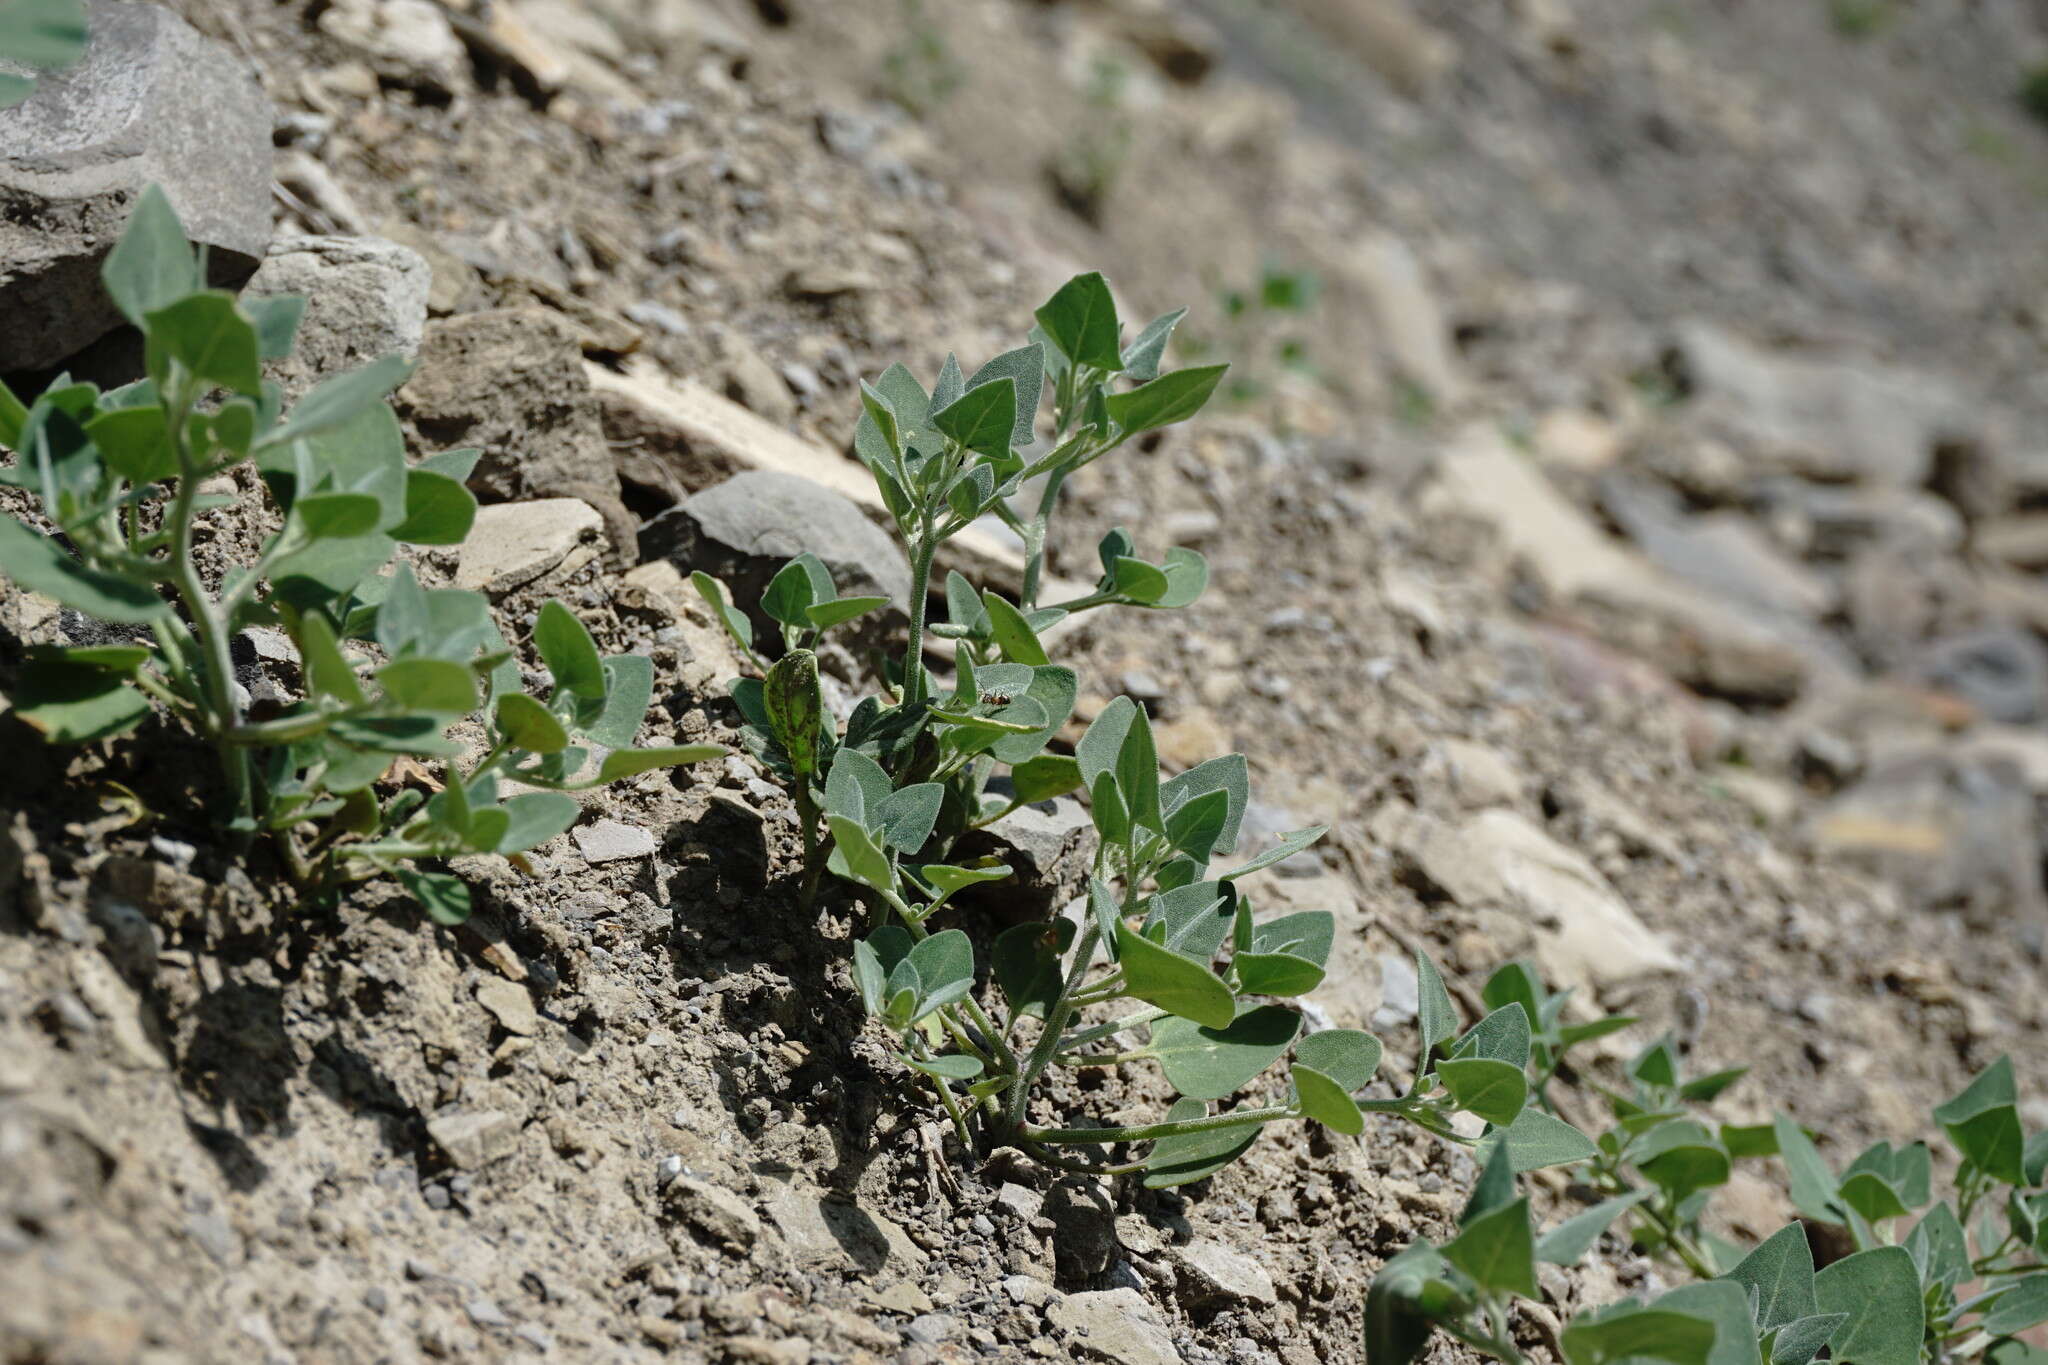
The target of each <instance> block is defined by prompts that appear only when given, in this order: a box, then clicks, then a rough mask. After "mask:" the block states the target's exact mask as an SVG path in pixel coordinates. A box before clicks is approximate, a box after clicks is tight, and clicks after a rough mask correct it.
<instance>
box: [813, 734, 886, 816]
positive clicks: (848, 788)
mask: <svg viewBox="0 0 2048 1365" xmlns="http://www.w3.org/2000/svg"><path fill="white" fill-rule="evenodd" d="M889 792H890V786H889V774H888V773H886V772H884V771H883V770H882V765H881V764H879V763H877V762H875V760H874V759H872V758H869V757H868V756H867V755H866V754H864V753H862V752H861V751H860V750H858V749H850V748H844V747H842V748H841V749H840V750H839V751H838V752H837V753H836V754H834V755H833V758H832V771H831V772H830V773H829V774H828V775H827V776H826V778H825V810H826V813H827V814H830V815H843V816H845V817H846V818H847V819H849V820H851V821H853V822H854V823H855V824H857V825H860V826H861V827H862V828H864V829H876V828H879V827H880V825H881V820H880V817H879V816H877V815H876V813H875V812H876V811H878V810H879V809H880V808H881V805H882V803H883V802H884V801H886V800H888V799H889Z"/></svg>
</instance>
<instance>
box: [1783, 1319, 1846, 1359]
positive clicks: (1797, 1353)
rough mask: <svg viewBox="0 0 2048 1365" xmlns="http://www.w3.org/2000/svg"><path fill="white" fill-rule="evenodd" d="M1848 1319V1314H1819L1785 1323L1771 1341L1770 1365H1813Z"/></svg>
mask: <svg viewBox="0 0 2048 1365" xmlns="http://www.w3.org/2000/svg"><path fill="white" fill-rule="evenodd" d="M1848 1317H1849V1315H1848V1314H1846V1313H1816V1314H1814V1315H1813V1316H1812V1317H1810V1318H1798V1319H1795V1320H1794V1321H1792V1322H1788V1323H1786V1324H1785V1325H1784V1326H1783V1327H1780V1328H1778V1334H1777V1336H1776V1337H1774V1338H1772V1340H1771V1365H1811V1362H1812V1360H1813V1358H1814V1357H1815V1356H1817V1355H1819V1354H1820V1348H1821V1347H1823V1346H1825V1345H1827V1344H1828V1338H1829V1337H1831V1336H1833V1335H1834V1334H1835V1329H1837V1328H1839V1327H1840V1326H1841V1325H1842V1324H1843V1323H1844V1322H1846V1321H1848Z"/></svg>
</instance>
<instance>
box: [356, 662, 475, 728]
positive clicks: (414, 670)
mask: <svg viewBox="0 0 2048 1365" xmlns="http://www.w3.org/2000/svg"><path fill="white" fill-rule="evenodd" d="M377 681H378V683H380V684H381V685H382V686H383V688H384V695H385V696H387V697H389V698H390V699H391V701H392V702H393V703H395V704H396V705H399V706H402V707H404V708H405V709H406V710H408V711H429V712H439V713H442V714H447V715H461V714H464V713H466V712H469V711H474V710H476V707H477V701H478V698H477V690H476V674H475V673H473V672H471V671H470V670H469V669H467V668H465V667H463V666H462V665H461V664H458V663H453V662H451V661H449V660H447V659H400V660H398V661H397V662H395V663H388V664H386V665H384V666H383V667H382V668H380V669H378V670H377Z"/></svg>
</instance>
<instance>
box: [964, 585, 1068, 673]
mask: <svg viewBox="0 0 2048 1365" xmlns="http://www.w3.org/2000/svg"><path fill="white" fill-rule="evenodd" d="M981 600H982V603H983V606H984V609H985V610H986V611H987V612H988V622H989V629H990V632H991V633H992V634H993V635H994V637H995V642H996V644H997V645H998V646H999V647H1000V648H1001V649H1002V651H1003V657H1004V658H1005V659H1008V660H1010V661H1011V662H1012V663H1020V664H1029V665H1031V666H1033V667H1039V666H1043V665H1045V664H1048V663H1050V662H1051V660H1050V659H1048V658H1047V657H1046V653H1045V646H1044V645H1042V644H1040V643H1039V642H1038V634H1037V632H1036V631H1034V630H1032V629H1031V625H1030V623H1029V622H1027V621H1026V620H1025V619H1024V615H1023V613H1022V612H1020V611H1018V610H1017V608H1016V607H1014V606H1012V605H1011V604H1010V602H1009V601H1008V600H1007V599H1005V598H1004V597H1003V596H1002V595H1001V594H1000V593H997V592H994V591H984V592H983V593H982V595H981Z"/></svg>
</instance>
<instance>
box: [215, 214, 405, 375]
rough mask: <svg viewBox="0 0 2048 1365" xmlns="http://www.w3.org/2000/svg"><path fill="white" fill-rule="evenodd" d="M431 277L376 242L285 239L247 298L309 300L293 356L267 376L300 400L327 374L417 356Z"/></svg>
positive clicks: (395, 249)
mask: <svg viewBox="0 0 2048 1365" xmlns="http://www.w3.org/2000/svg"><path fill="white" fill-rule="evenodd" d="M432 286H433V275H432V273H431V272H430V271H429V270H428V268H427V263H426V262H425V261H424V260H422V259H421V258H420V256H419V254H418V253H417V252H414V251H412V250H410V249H408V248H406V247H402V246H400V245H398V244H397V243H396V242H387V241H383V240H381V239H379V238H375V237H287V238H282V239H280V240H278V241H276V242H273V243H272V244H271V247H270V254H269V255H268V256H266V257H265V258H264V260H263V264H262V266H261V267H260V268H259V269H258V270H257V271H256V273H255V275H254V276H252V277H251V278H250V280H249V283H248V284H247V286H245V287H244V289H243V293H244V294H247V295H254V296H257V297H263V296H266V295H271V294H297V295H298V296H300V297H301V298H303V299H305V300H306V313H305V317H304V319H303V320H302V321H301V322H300V324H299V341H298V345H297V346H296V347H295V348H294V349H293V351H292V354H291V355H290V356H288V357H287V358H285V359H283V360H278V361H272V362H271V363H270V365H269V367H268V370H267V373H268V375H269V377H270V378H272V379H275V380H277V381H278V383H280V384H282V385H283V386H284V392H285V397H286V398H288V399H292V398H297V397H298V396H299V395H301V394H303V393H304V392H305V391H306V390H307V389H309V388H311V387H313V385H314V384H316V383H318V382H319V381H320V380H322V379H325V378H327V377H328V376H329V375H334V374H340V373H343V372H344V371H347V370H353V369H357V368H359V367H360V366H363V365H367V364H369V363H370V362H371V361H373V360H376V359H378V358H379V357H380V356H386V355H392V354H397V355H402V356H405V357H406V358H408V359H411V358H412V357H414V356H417V355H418V354H419V350H420V339H421V335H422V333H423V332H424V331H425V329H426V325H427V294H428V291H429V290H430V289H431V288H432Z"/></svg>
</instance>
